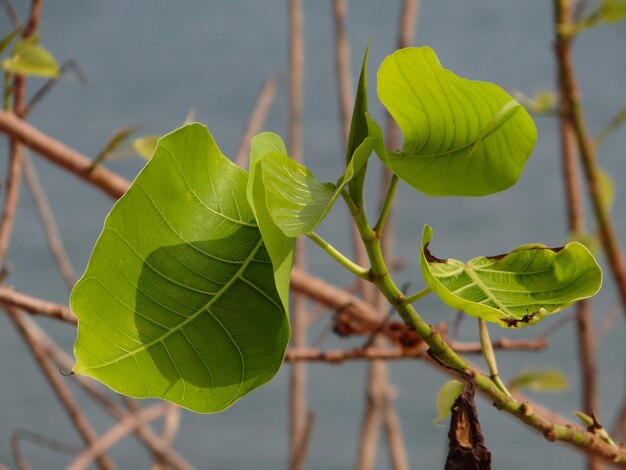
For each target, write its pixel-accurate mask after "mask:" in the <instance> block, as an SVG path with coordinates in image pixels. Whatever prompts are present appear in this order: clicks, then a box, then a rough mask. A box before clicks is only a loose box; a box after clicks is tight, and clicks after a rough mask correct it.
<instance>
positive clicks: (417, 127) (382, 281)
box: [71, 47, 602, 415]
mask: <svg viewBox="0 0 626 470" xmlns="http://www.w3.org/2000/svg"><path fill="white" fill-rule="evenodd" d="M366 59H367V55H366ZM366 59H365V60H364V62H363V68H362V70H361V76H360V80H359V86H358V91H357V96H356V101H355V106H354V113H353V118H352V128H351V132H350V136H349V140H348V146H347V151H346V168H345V171H344V172H343V174H342V175H340V176H339V177H338V178H337V180H336V182H320V181H319V180H318V179H317V178H316V177H315V176H314V175H313V173H311V171H309V170H308V169H307V168H306V167H304V166H303V165H301V164H299V163H297V162H295V161H293V160H292V159H291V158H289V156H288V154H287V151H286V148H285V145H284V143H283V141H282V140H281V138H280V137H279V136H277V135H275V134H272V133H263V134H260V135H258V136H257V137H256V138H255V139H254V140H253V142H252V148H251V153H250V169H249V172H246V171H244V170H242V169H240V168H238V167H237V166H235V165H234V164H233V163H231V162H230V160H229V159H228V158H227V157H225V156H224V155H223V154H222V152H221V151H220V150H219V148H218V147H217V145H216V143H215V142H214V140H213V138H212V136H211V135H210V134H209V132H208V131H207V129H206V128H205V127H203V126H201V125H199V124H191V125H186V126H184V127H182V128H180V129H178V130H176V131H174V132H172V133H171V134H168V135H166V136H165V137H163V138H161V139H160V140H159V142H158V145H157V147H156V150H155V153H154V156H153V157H152V159H151V160H150V161H149V162H148V163H147V165H146V166H145V168H144V169H143V170H142V171H141V173H140V174H139V176H138V177H137V178H136V180H135V181H134V183H133V185H132V187H131V188H130V190H129V191H128V193H127V194H126V195H125V196H124V197H122V198H121V199H120V200H119V201H118V202H117V203H116V204H115V206H114V207H113V209H112V210H111V213H110V214H109V216H108V217H107V219H106V222H105V226H104V229H103V231H102V234H101V235H100V237H99V239H98V241H97V243H96V246H95V248H94V251H93V254H92V257H91V260H90V261H89V265H88V267H87V270H86V272H85V274H84V276H83V277H82V279H81V280H80V281H79V283H78V284H77V285H76V287H75V289H74V291H73V292H72V296H71V307H72V309H73V310H74V312H75V313H76V315H77V316H78V318H79V327H78V338H77V341H76V344H75V355H76V359H77V363H76V366H75V368H74V372H76V373H80V374H86V375H90V376H92V377H94V378H96V379H98V380H100V381H102V382H104V383H106V384H107V385H109V386H110V387H111V388H113V389H115V390H116V391H118V392H121V393H124V394H127V395H132V396H135V397H159V398H164V399H166V400H170V401H172V402H175V403H178V404H180V405H182V406H184V407H186V408H189V409H192V410H195V411H198V412H215V411H220V410H223V409H225V408H226V407H228V406H229V405H231V404H232V403H234V402H235V401H236V400H237V399H239V398H240V397H242V396H243V395H245V394H246V393H248V392H249V391H250V390H252V389H254V388H256V387H258V386H260V385H262V384H263V383H265V382H267V381H268V380H270V379H271V378H272V377H273V376H274V375H275V374H276V372H277V371H278V369H279V368H280V366H281V364H282V360H283V355H284V351H285V348H286V346H287V342H288V338H289V322H288V313H287V312H288V307H289V279H290V273H291V267H292V262H293V252H294V246H295V240H296V238H297V237H298V236H301V235H306V236H308V237H310V238H311V239H312V240H313V241H315V242H316V243H317V244H318V245H319V246H320V247H321V248H322V249H324V250H325V251H327V252H328V254H329V255H331V256H332V257H333V258H334V259H335V260H337V261H338V262H339V263H340V264H342V265H343V266H344V267H346V268H347V269H349V270H350V271H351V272H353V273H354V274H355V275H357V276H359V277H361V278H364V279H367V280H369V281H372V282H373V283H374V284H376V286H377V287H378V288H379V289H380V290H381V291H382V292H383V294H385V296H387V298H388V299H390V301H391V302H392V304H393V305H394V306H395V307H397V308H401V307H402V306H406V305H407V304H408V303H412V302H413V301H415V300H417V299H418V298H419V297H421V295H420V294H419V293H418V294H416V295H414V296H408V297H406V298H403V299H398V298H397V296H396V292H397V291H398V289H397V288H396V287H395V285H394V284H393V281H392V280H391V278H390V277H389V274H388V269H387V268H386V264H385V260H384V258H383V257H382V253H381V251H380V250H379V249H377V245H376V244H375V243H376V240H377V237H378V238H379V237H380V234H381V232H382V228H383V226H384V224H385V220H386V217H387V214H388V211H389V208H390V206H391V204H392V201H393V197H394V194H395V187H396V183H397V182H398V180H402V181H404V182H406V183H407V184H408V185H410V186H411V187H413V188H415V189H416V190H417V191H420V192H423V193H425V194H428V195H431V196H484V195H488V194H493V193H496V192H499V191H503V190H505V189H507V188H509V187H511V186H512V185H513V184H515V183H516V182H517V180H518V179H519V177H520V175H521V173H522V170H523V168H524V165H525V163H526V161H527V160H528V158H529V157H530V154H531V152H532V149H533V146H534V144H535V140H536V130H535V126H534V123H533V121H532V119H531V117H530V116H529V114H528V113H527V112H526V110H525V109H524V108H523V107H522V106H521V105H520V104H519V103H518V102H517V101H515V100H514V99H513V98H512V97H511V96H509V95H508V94H507V93H506V92H505V91H504V90H502V89H501V88H500V87H498V86H496V85H494V84H491V83H486V82H479V81H472V80H467V79H464V78H461V77H459V76H457V75H455V74H454V73H453V72H451V71H449V70H446V69H444V68H443V67H442V66H441V65H440V63H439V61H438V59H437V57H436V55H435V53H434V52H433V50H432V49H430V48H428V47H423V48H407V49H403V50H399V51H397V52H395V53H393V54H392V55H390V56H389V57H387V58H386V59H385V60H384V61H383V63H382V65H381V66H380V69H379V71H378V83H377V91H378V97H379V99H380V101H381V102H382V104H383V105H384V106H385V107H386V109H387V110H388V111H389V112H390V114H391V115H392V116H393V118H394V119H395V120H396V122H397V123H398V125H399V127H400V129H401V131H402V134H403V136H404V145H403V148H402V150H400V151H396V150H395V149H386V148H385V146H384V136H383V133H382V131H381V129H380V126H379V125H378V124H377V123H376V122H375V121H374V120H373V119H372V118H371V116H370V115H369V114H368V106H367V83H366V63H367V60H366ZM374 153H375V154H376V155H377V156H378V157H379V159H380V161H381V162H382V164H383V165H385V166H386V167H388V168H389V169H390V170H391V171H392V172H393V174H394V182H393V184H392V185H391V189H390V191H389V194H388V197H387V200H386V203H385V205H384V207H383V209H382V211H381V213H380V215H379V217H378V221H377V223H376V225H375V226H374V227H373V228H372V227H370V226H369V223H368V222H367V216H366V212H365V207H364V202H363V201H364V196H363V195H364V191H365V190H364V185H365V173H366V171H367V165H368V160H369V158H370V156H371V155H372V154H374ZM340 197H341V198H342V199H343V200H344V201H345V203H346V204H347V206H348V208H349V209H350V212H351V214H352V215H353V217H354V220H355V224H356V226H357V228H358V229H359V232H360V233H361V236H362V238H363V241H364V243H365V245H366V249H367V252H368V255H369V261H370V263H371V266H370V267H369V268H367V267H362V266H358V265H356V264H355V263H354V262H352V261H351V260H349V259H348V258H347V257H346V256H344V255H343V254H342V253H340V252H338V251H337V250H336V249H335V248H333V247H332V245H330V243H328V242H326V241H325V240H323V239H322V238H321V237H320V236H319V235H317V234H316V233H315V232H314V230H315V228H316V227H317V225H318V224H319V223H320V222H321V221H322V220H323V219H324V217H325V216H326V215H327V214H328V212H329V211H330V210H331V209H332V207H333V205H334V203H335V202H336V201H337V200H338V199H339V198H340ZM431 239H432V229H431V228H430V227H429V226H426V227H425V229H424V236H423V240H422V250H421V254H420V258H421V264H422V269H423V275H424V279H425V281H426V283H427V284H428V286H429V288H430V289H431V290H432V291H433V292H435V293H436V294H437V295H438V296H440V297H441V299H442V300H443V301H444V302H445V303H447V304H448V305H450V306H451V307H452V308H455V309H460V310H462V311H464V312H465V313H467V314H469V315H472V316H475V317H478V318H480V319H482V320H485V321H490V322H496V323H497V324H499V325H500V326H502V327H522V326H526V325H529V324H533V323H536V322H538V321H540V320H541V319H543V318H544V317H545V316H547V315H549V314H553V313H555V312H558V311H559V310H562V309H564V308H566V307H567V306H569V305H570V304H571V303H573V302H575V301H577V300H580V299H583V298H587V297H590V296H592V295H594V294H595V293H596V292H597V291H598V290H599V288H600V285H601V281H602V273H601V271H600V268H599V267H598V265H597V263H596V261H595V259H594V258H593V256H592V255H591V253H589V251H588V250H587V249H586V248H585V247H584V246H583V245H581V244H579V243H576V242H572V243H569V244H568V245H566V246H565V247H561V248H555V249H550V248H547V247H545V246H544V245H540V244H532V245H525V246H522V247H519V248H517V249H515V250H513V251H512V252H511V253H508V254H504V255H499V256H496V257H480V258H476V259H473V260H471V261H469V262H467V263H465V262H461V261H456V260H447V259H439V258H436V257H435V256H433V255H432V254H431V253H430V251H429V244H430V242H431ZM399 312H400V310H399ZM400 313H401V312H400ZM403 318H404V316H403ZM451 388H452V389H453V390H452V391H453V392H454V390H457V389H458V388H459V387H454V386H452V387H451ZM448 395H450V394H448ZM452 395H454V393H452V394H451V395H450V396H452ZM449 399H450V397H448V398H446V399H442V400H443V401H444V402H446V403H447V402H448V401H449ZM448 409H449V407H448ZM441 413H442V412H441V411H440V415H441Z"/></svg>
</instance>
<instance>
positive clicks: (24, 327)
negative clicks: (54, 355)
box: [5, 307, 115, 469]
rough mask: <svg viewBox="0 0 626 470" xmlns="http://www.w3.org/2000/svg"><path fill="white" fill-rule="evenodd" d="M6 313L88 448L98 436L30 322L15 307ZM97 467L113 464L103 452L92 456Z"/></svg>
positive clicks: (111, 466)
mask: <svg viewBox="0 0 626 470" xmlns="http://www.w3.org/2000/svg"><path fill="white" fill-rule="evenodd" d="M5 309H6V311H7V313H8V314H9V318H11V320H13V323H14V324H15V326H16V327H17V330H18V331H19V333H20V334H21V335H22V337H23V338H24V341H26V343H27V344H28V346H29V347H30V350H31V352H32V353H33V356H34V357H35V360H36V361H37V363H38V364H39V367H40V368H41V371H42V372H43V373H44V375H45V377H46V378H47V379H48V382H49V383H50V385H51V387H52V389H53V390H54V392H55V393H56V395H57V397H58V398H59V400H60V401H61V403H62V404H63V406H64V407H65V410H66V411H67V413H68V415H69V417H70V419H71V420H72V422H73V423H74V426H75V427H76V429H77V430H78V432H79V433H80V434H81V436H82V438H83V440H84V441H85V443H86V444H87V445H89V446H91V445H93V444H94V443H95V442H96V441H97V440H98V436H97V435H96V433H95V431H94V430H93V428H92V427H91V425H90V424H89V422H88V421H87V418H86V417H85V415H83V413H82V412H81V411H80V409H79V408H78V406H77V405H76V401H75V399H74V397H73V395H72V392H71V391H70V389H69V388H68V387H67V385H66V384H64V383H63V381H61V378H60V376H59V374H58V371H56V370H55V369H54V367H52V364H51V363H50V361H49V360H48V358H47V357H46V351H45V348H44V347H43V345H42V344H41V341H40V340H39V338H38V337H37V335H36V332H35V331H34V330H33V329H32V328H31V327H30V325H31V324H30V320H29V319H28V318H27V317H26V316H25V315H24V314H23V313H22V312H20V311H19V309H17V308H15V307H5ZM94 457H95V458H96V461H97V462H98V465H99V466H100V467H101V468H103V469H113V468H115V465H113V462H112V461H111V460H110V459H109V458H108V457H107V455H106V454H105V453H104V452H96V453H95V454H94Z"/></svg>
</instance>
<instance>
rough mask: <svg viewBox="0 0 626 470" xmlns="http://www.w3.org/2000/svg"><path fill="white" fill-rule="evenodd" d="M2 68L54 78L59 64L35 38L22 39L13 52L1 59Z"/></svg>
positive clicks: (57, 73)
mask: <svg viewBox="0 0 626 470" xmlns="http://www.w3.org/2000/svg"><path fill="white" fill-rule="evenodd" d="M2 68H4V69H5V70H7V71H9V72H12V73H19V74H24V75H35V76H39V77H49V78H55V77H57V76H58V75H59V66H58V64H57V61H56V60H55V58H54V57H53V56H52V54H51V53H50V52H48V51H47V50H46V49H44V48H43V47H41V46H40V45H38V44H37V38H36V37H34V38H29V39H23V40H22V41H20V42H18V43H17V44H16V45H15V49H14V50H13V54H11V56H10V57H7V58H6V59H4V61H2Z"/></svg>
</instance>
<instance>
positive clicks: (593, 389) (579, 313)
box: [554, 0, 626, 470]
mask: <svg viewBox="0 0 626 470" xmlns="http://www.w3.org/2000/svg"><path fill="white" fill-rule="evenodd" d="M574 9H575V4H574V2H572V1H571V0H555V1H554V10H555V44H556V47H555V50H556V51H558V53H557V63H558V73H557V87H558V89H559V111H560V116H559V117H560V122H559V124H560V133H561V149H562V156H563V177H564V181H565V195H566V203H567V215H568V229H569V232H570V234H574V235H578V234H582V233H584V230H585V226H584V213H583V201H582V191H581V189H580V169H579V166H580V153H581V151H583V152H584V151H585V150H584V149H580V148H579V146H577V130H576V128H577V124H576V122H575V113H574V112H573V111H574V109H573V108H572V106H573V104H572V100H571V96H569V93H571V91H572V90H571V88H569V86H570V85H571V84H569V81H570V80H571V79H573V76H572V77H571V78H570V77H568V74H573V70H572V69H569V70H568V69H567V63H570V62H571V55H572V43H571V37H570V36H566V35H564V34H562V33H561V31H562V28H565V27H567V26H571V25H572V24H573V23H574V21H575V18H574ZM579 124H580V122H579ZM580 131H582V129H580V128H579V130H578V132H580ZM581 137H582V136H581ZM585 139H587V140H588V137H585ZM624 287H625V288H626V284H625V285H624ZM625 307H626V304H625ZM625 313H626V312H625ZM576 320H577V333H578V345H579V347H578V351H579V362H580V373H581V384H582V402H583V403H582V406H583V410H584V411H585V413H587V414H588V415H590V416H593V414H594V413H595V412H596V411H598V403H599V401H598V387H597V374H596V361H595V344H594V331H593V326H592V322H591V304H590V302H589V300H588V299H586V300H582V301H580V302H579V303H578V305H577V306H576ZM602 467H603V465H602V462H601V461H600V460H599V459H598V458H597V457H593V456H590V457H589V458H588V460H587V468H588V470H599V469H600V468H602Z"/></svg>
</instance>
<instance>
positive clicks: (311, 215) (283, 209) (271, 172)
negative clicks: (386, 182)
mask: <svg viewBox="0 0 626 470" xmlns="http://www.w3.org/2000/svg"><path fill="white" fill-rule="evenodd" d="M374 143H375V139H373V138H370V137H368V138H366V139H365V140H364V141H363V142H362V143H361V145H359V147H357V149H356V150H355V151H354V155H353V156H352V159H351V160H350V162H349V163H348V167H347V169H346V173H345V174H344V175H343V176H342V177H341V178H340V179H339V181H338V182H337V184H333V183H320V182H319V181H318V180H317V178H315V176H314V175H313V173H311V172H310V171H309V170H308V169H307V168H306V167H305V166H303V165H301V164H299V163H297V162H295V161H294V160H292V159H291V158H289V157H288V156H287V155H285V154H284V153H280V152H272V153H268V154H267V155H265V156H264V157H263V159H262V160H261V167H262V169H263V184H264V187H265V191H266V201H267V208H268V210H269V213H270V215H271V217H272V220H273V221H274V223H275V224H276V226H277V227H279V228H280V230H282V232H283V233H284V234H285V235H286V236H288V237H297V236H300V235H304V234H306V233H309V232H311V231H312V230H313V229H315V227H317V226H318V225H319V223H320V222H321V221H322V220H323V219H324V217H326V215H327V214H328V212H329V211H330V210H331V209H332V207H333V205H334V203H335V201H336V200H337V198H338V197H339V195H340V194H341V191H342V189H343V188H344V187H345V185H346V184H348V183H349V182H350V181H351V180H352V178H353V177H354V176H355V175H357V174H359V173H360V171H361V170H362V169H363V168H364V167H365V164H366V163H367V160H368V158H369V156H370V155H371V153H372V150H373V148H374Z"/></svg>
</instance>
